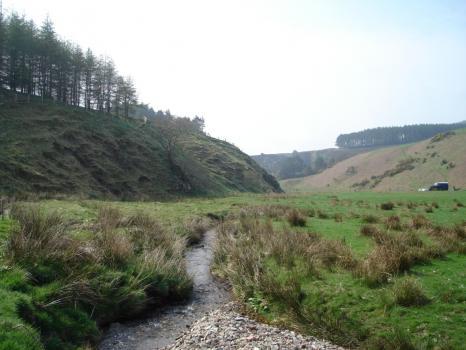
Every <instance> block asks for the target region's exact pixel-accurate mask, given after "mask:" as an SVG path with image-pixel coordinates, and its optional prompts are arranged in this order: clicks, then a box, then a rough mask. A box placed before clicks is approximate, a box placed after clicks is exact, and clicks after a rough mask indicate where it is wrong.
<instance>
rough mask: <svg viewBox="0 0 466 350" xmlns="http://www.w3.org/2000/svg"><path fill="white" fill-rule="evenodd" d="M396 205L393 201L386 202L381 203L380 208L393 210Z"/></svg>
mask: <svg viewBox="0 0 466 350" xmlns="http://www.w3.org/2000/svg"><path fill="white" fill-rule="evenodd" d="M394 207H395V204H393V202H386V203H382V204H380V209H382V210H393V208H394Z"/></svg>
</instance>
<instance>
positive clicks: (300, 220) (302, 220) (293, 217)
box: [286, 209, 307, 227]
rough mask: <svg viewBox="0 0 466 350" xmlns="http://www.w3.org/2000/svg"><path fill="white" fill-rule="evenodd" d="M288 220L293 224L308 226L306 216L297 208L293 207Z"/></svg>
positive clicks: (288, 214)
mask: <svg viewBox="0 0 466 350" xmlns="http://www.w3.org/2000/svg"><path fill="white" fill-rule="evenodd" d="M286 220H287V221H288V222H289V223H290V225H291V226H301V227H303V226H306V221H307V220H306V217H305V216H304V215H302V214H301V213H300V212H299V211H298V210H297V209H291V210H289V211H288V213H287V215H286Z"/></svg>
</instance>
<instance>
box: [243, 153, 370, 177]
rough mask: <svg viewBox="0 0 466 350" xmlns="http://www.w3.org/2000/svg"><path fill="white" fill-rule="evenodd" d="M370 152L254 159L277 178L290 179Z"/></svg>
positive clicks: (260, 157) (284, 154)
mask: <svg viewBox="0 0 466 350" xmlns="http://www.w3.org/2000/svg"><path fill="white" fill-rule="evenodd" d="M368 150H371V148H357V149H343V148H327V149H322V150H317V151H304V152H297V151H294V152H293V153H279V154H260V155H257V156H252V158H253V159H254V160H255V161H256V162H257V163H259V165H260V166H261V167H263V168H264V169H265V170H267V171H268V172H269V173H270V174H272V175H273V176H275V177H276V178H278V179H289V178H295V177H303V176H307V175H313V174H317V173H319V172H321V171H323V170H325V169H327V168H328V167H331V166H332V165H334V164H335V163H337V162H340V161H342V160H344V159H347V158H349V157H352V156H354V155H356V154H359V153H363V152H367V151H368Z"/></svg>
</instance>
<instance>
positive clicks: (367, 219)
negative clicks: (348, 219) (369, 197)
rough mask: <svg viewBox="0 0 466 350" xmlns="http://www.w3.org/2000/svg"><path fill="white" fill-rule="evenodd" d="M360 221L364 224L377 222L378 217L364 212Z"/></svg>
mask: <svg viewBox="0 0 466 350" xmlns="http://www.w3.org/2000/svg"><path fill="white" fill-rule="evenodd" d="M362 222H365V223H366V224H376V223H378V222H379V217H378V216H376V215H373V214H365V215H363V217H362Z"/></svg>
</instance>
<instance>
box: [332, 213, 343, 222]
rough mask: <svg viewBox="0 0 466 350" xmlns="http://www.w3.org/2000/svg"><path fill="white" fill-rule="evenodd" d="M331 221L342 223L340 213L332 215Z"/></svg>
mask: <svg viewBox="0 0 466 350" xmlns="http://www.w3.org/2000/svg"><path fill="white" fill-rule="evenodd" d="M333 219H334V220H335V222H343V215H342V214H340V213H335V214H334V215H333Z"/></svg>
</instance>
